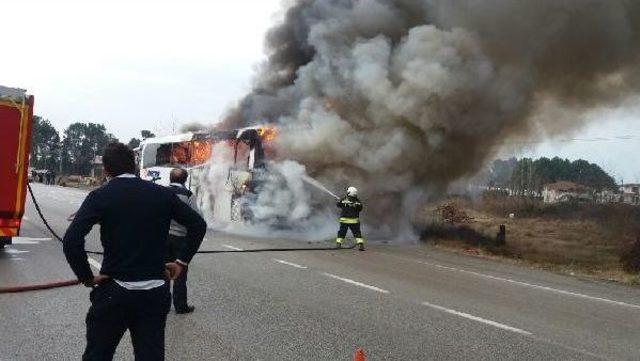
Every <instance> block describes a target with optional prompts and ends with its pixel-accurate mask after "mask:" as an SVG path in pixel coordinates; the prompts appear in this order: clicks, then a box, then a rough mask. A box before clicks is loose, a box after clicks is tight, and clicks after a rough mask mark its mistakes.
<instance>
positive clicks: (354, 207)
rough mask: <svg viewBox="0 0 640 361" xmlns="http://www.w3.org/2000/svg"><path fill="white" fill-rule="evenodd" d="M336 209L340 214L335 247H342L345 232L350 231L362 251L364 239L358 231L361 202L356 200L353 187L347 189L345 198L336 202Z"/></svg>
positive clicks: (355, 190)
mask: <svg viewBox="0 0 640 361" xmlns="http://www.w3.org/2000/svg"><path fill="white" fill-rule="evenodd" d="M337 206H338V208H340V209H341V213H340V229H339V230H338V237H337V238H336V246H337V247H338V248H341V247H342V241H344V238H345V237H346V236H347V231H348V230H349V229H351V233H353V237H354V238H355V239H356V244H357V245H358V249H359V250H361V251H364V239H363V238H362V233H361V231H360V212H361V211H362V202H360V200H359V199H358V190H357V189H356V188H355V187H349V188H347V196H346V197H344V198H342V199H340V200H338V203H337Z"/></svg>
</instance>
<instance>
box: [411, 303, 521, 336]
mask: <svg viewBox="0 0 640 361" xmlns="http://www.w3.org/2000/svg"><path fill="white" fill-rule="evenodd" d="M422 304H423V305H424V306H427V307H431V308H434V309H436V310H439V311H442V312H446V313H449V314H452V315H456V316H460V317H464V318H466V319H469V320H473V321H477V322H482V323H484V324H487V325H491V326H494V327H498V328H501V329H503V330H507V331H511V332H516V333H519V334H522V335H527V336H530V335H531V332H529V331H525V330H521V329H519V328H515V327H511V326H507V325H505V324H503V323H499V322H495V321H491V320H487V319H486V318H482V317H477V316H474V315H470V314H468V313H464V312H459V311H456V310H452V309H450V308H446V307H442V306H438V305H434V304H433V303H429V302H422Z"/></svg>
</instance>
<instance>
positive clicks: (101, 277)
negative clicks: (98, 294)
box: [82, 275, 109, 288]
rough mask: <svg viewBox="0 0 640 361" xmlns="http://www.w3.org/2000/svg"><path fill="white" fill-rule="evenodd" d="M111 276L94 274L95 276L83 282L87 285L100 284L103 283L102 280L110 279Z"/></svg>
mask: <svg viewBox="0 0 640 361" xmlns="http://www.w3.org/2000/svg"><path fill="white" fill-rule="evenodd" d="M108 278H109V276H106V275H97V276H93V278H91V279H88V280H86V281H84V282H82V284H84V285H85V286H86V287H92V288H93V287H95V286H97V285H99V284H100V283H102V281H104V280H106V279H108Z"/></svg>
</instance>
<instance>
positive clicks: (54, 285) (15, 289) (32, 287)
mask: <svg viewBox="0 0 640 361" xmlns="http://www.w3.org/2000/svg"><path fill="white" fill-rule="evenodd" d="M27 187H28V189H29V194H30V195H31V200H32V201H33V205H34V206H35V208H36V212H37V213H38V216H39V217H40V219H41V220H42V223H43V224H44V226H45V227H46V228H47V230H49V232H50V233H51V235H53V237H54V238H55V239H56V240H58V241H59V242H60V243H62V238H61V237H60V236H59V235H58V234H57V233H56V231H55V230H53V228H52V227H51V225H49V222H47V220H46V218H45V217H44V214H43V213H42V210H41V209H40V205H39V204H38V201H37V200H36V197H35V196H34V194H33V190H32V189H31V184H29V183H27ZM355 246H356V245H355V244H354V245H351V246H349V247H343V248H333V247H332V248H328V247H307V248H304V247H300V248H258V249H243V250H240V249H238V250H204V251H198V252H196V253H198V254H217V253H260V252H296V251H340V250H348V249H353V248H355ZM85 252H86V253H87V254H95V255H103V254H104V253H103V252H98V251H85ZM78 284H80V281H79V280H68V281H56V282H48V283H42V284H34V285H27V286H11V287H0V294H3V293H18V292H27V291H36V290H46V289H51V288H59V287H68V286H75V285H78Z"/></svg>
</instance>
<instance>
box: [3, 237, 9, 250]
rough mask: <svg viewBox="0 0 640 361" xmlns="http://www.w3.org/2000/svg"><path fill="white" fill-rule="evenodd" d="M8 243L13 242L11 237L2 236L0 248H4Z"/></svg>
mask: <svg viewBox="0 0 640 361" xmlns="http://www.w3.org/2000/svg"><path fill="white" fill-rule="evenodd" d="M7 244H11V237H0V249H3V248H4V246H6V245H7Z"/></svg>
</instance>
